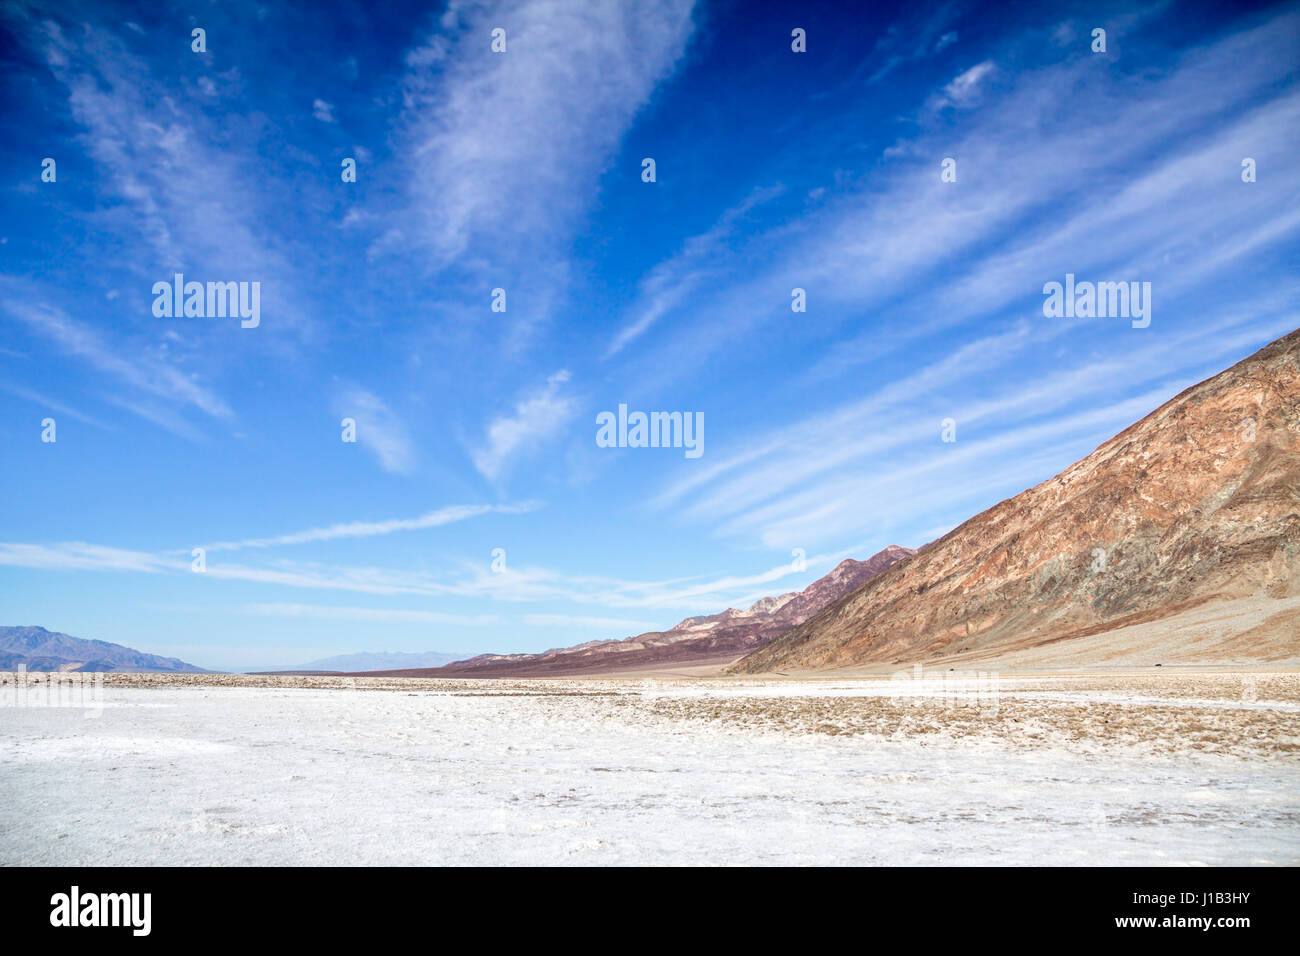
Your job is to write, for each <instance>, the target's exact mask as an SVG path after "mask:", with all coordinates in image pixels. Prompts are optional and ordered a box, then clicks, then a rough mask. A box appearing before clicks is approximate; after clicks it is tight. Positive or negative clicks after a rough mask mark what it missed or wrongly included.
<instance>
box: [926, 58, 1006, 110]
mask: <svg viewBox="0 0 1300 956" xmlns="http://www.w3.org/2000/svg"><path fill="white" fill-rule="evenodd" d="M996 68H997V67H996V64H994V62H993V61H992V60H985V61H984V62H982V63H976V64H975V65H974V66H972V67H971V68H970V69H969V70H965V71H964V72H962V73H959V74H958V75H957V76H955V77H953V80H952V82H951V83H949V84H948V85H947V86H945V87H944V88H943V93H942V95H940V96H939V97H937V98H936V99H934V100H932V101H931V106H932V107H934V108H940V107H943V106H957V107H962V108H966V107H970V106H973V105H974V104H975V103H977V102H978V101H979V95H980V86H981V84H982V83H983V82H984V80H985V79H986V78H988V76H989V75H990V74H992V73H993V71H994V70H995V69H996Z"/></svg>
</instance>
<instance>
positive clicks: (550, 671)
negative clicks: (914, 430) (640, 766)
mask: <svg viewBox="0 0 1300 956" xmlns="http://www.w3.org/2000/svg"><path fill="white" fill-rule="evenodd" d="M913 553H914V552H913V551H912V550H911V549H910V548H903V547H899V546H898V545H890V546H889V547H888V548H885V549H884V550H883V551H881V552H879V553H878V554H875V555H873V556H872V557H870V558H868V559H867V560H866V561H855V560H853V559H852V558H846V559H845V560H843V561H841V562H840V563H839V564H838V565H837V566H836V567H835V568H834V570H832V571H831V572H830V573H828V574H826V575H825V576H824V577H821V578H818V579H817V580H816V581H814V582H813V583H812V584H810V585H808V587H806V588H804V589H803V590H802V591H790V592H788V593H786V594H781V595H777V596H774V597H765V598H761V599H759V600H758V601H755V602H754V603H753V604H751V605H750V606H749V607H748V608H746V609H745V610H737V609H736V608H727V609H726V610H725V611H721V612H719V613H717V614H709V615H702V616H697V617H688V618H686V619H685V620H683V621H681V622H680V623H679V624H677V625H676V626H674V627H671V628H669V629H668V630H666V631H649V632H647V633H645V634H638V635H637V636H635V637H629V638H625V639H624V640H617V641H588V642H586V643H583V644H576V645H574V646H573V647H564V648H555V649H552V650H549V651H543V652H542V653H540V654H480V655H479V656H478V657H471V658H469V659H468V660H464V661H458V662H456V663H454V664H447V665H446V666H443V667H434V668H420V669H414V670H397V669H394V670H393V671H389V672H386V673H388V674H393V675H399V674H400V675H402V676H407V677H562V676H599V675H600V674H602V673H610V672H613V671H619V672H623V671H628V670H637V669H642V668H658V667H664V666H683V665H700V664H713V665H720V664H725V663H729V662H731V661H733V660H735V659H736V658H737V657H739V656H741V655H742V654H745V653H747V652H748V651H752V650H754V649H755V648H758V647H762V646H763V645H764V644H766V643H767V642H769V641H771V640H773V639H775V638H776V637H778V636H779V635H781V634H783V633H785V632H786V631H788V630H789V629H790V628H792V627H794V626H795V625H797V624H800V623H802V622H803V621H805V620H807V619H808V618H809V617H810V616H811V615H813V614H815V613H816V612H817V611H819V610H820V609H821V608H822V607H824V606H825V605H826V604H828V603H830V602H831V601H834V600H836V599H837V598H839V597H841V596H842V595H844V594H846V593H847V592H849V591H851V590H853V589H854V588H855V587H857V586H859V585H860V584H862V583H863V582H864V581H867V580H869V579H870V578H872V577H874V576H875V575H877V574H879V573H880V572H882V571H884V570H885V569H886V568H888V567H889V566H890V565H892V564H894V563H895V562H897V561H900V560H902V559H903V558H906V557H907V556H909V555H911V554H913ZM381 673H383V672H381Z"/></svg>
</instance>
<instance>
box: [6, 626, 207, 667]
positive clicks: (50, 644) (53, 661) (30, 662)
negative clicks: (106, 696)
mask: <svg viewBox="0 0 1300 956" xmlns="http://www.w3.org/2000/svg"><path fill="white" fill-rule="evenodd" d="M20 664H21V665H23V666H24V667H26V668H27V670H29V671H85V672H88V673H91V672H99V671H105V672H106V671H131V672H136V673H140V672H145V673H172V674H205V673H207V671H205V670H203V668H201V667H195V666H194V665H193V664H187V663H185V662H184V661H181V660H177V659H176V658H174V657H159V656H158V655H157V654H146V653H144V652H143V651H137V650H134V649H132V648H130V647H125V646H123V645H121V644H110V643H108V642H107V641H86V640H82V639H81V638H79V637H69V636H68V635H67V634H59V633H57V632H55V631H47V630H46V629H45V628H43V627H0V670H6V671H12V670H17V669H18V666H19V665H20Z"/></svg>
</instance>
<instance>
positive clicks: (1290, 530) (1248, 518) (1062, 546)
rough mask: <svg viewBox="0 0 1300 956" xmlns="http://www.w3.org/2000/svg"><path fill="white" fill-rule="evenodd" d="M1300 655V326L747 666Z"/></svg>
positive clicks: (826, 611) (754, 669) (755, 669)
mask: <svg viewBox="0 0 1300 956" xmlns="http://www.w3.org/2000/svg"><path fill="white" fill-rule="evenodd" d="M1153 646H1159V647H1160V650H1159V651H1156V652H1154V653H1158V654H1161V655H1163V658H1162V657H1156V658H1155V659H1154V660H1155V661H1156V662H1159V661H1160V660H1162V659H1163V660H1164V661H1167V662H1169V663H1180V662H1181V663H1186V662H1201V661H1210V662H1213V661H1215V660H1220V661H1234V660H1239V661H1281V660H1294V659H1295V658H1297V657H1298V656H1300V330H1297V331H1295V332H1292V333H1290V334H1289V335H1286V336H1283V337H1282V338H1280V339H1278V340H1277V341H1276V342H1273V343H1272V344H1271V345H1268V346H1266V347H1265V348H1263V349H1261V350H1260V351H1258V352H1256V353H1255V354H1254V355H1252V356H1250V357H1249V358H1247V359H1245V360H1243V361H1241V362H1239V363H1237V364H1236V365H1234V366H1233V367H1232V368H1230V369H1227V370H1226V371H1224V372H1221V373H1219V374H1218V375H1215V376H1213V377H1212V378H1209V379H1206V380H1205V381H1204V382H1201V383H1200V384H1199V385H1195V386H1193V387H1191V388H1189V389H1187V390H1186V391H1184V392H1183V393H1182V394H1180V395H1178V396H1176V397H1174V398H1173V399H1171V400H1170V401H1168V402H1166V403H1165V404H1164V405H1162V406H1161V407H1160V408H1158V409H1156V410H1155V411H1154V412H1152V413H1151V414H1150V415H1148V416H1146V417H1145V418H1143V419H1142V420H1141V421H1139V422H1137V423H1136V424H1135V425H1131V426H1130V427H1129V428H1126V429H1125V430H1124V431H1122V432H1120V433H1119V434H1118V435H1116V436H1115V437H1114V438H1112V439H1110V440H1109V441H1107V442H1106V443H1104V444H1103V445H1101V446H1100V447H1099V448H1098V449H1097V450H1096V451H1094V452H1093V453H1092V454H1091V455H1088V456H1087V457H1086V458H1084V459H1082V460H1081V461H1079V462H1077V463H1075V464H1073V465H1071V466H1070V467H1069V468H1067V469H1065V471H1063V472H1061V473H1060V474H1059V475H1057V476H1056V477H1055V478H1051V479H1048V480H1047V481H1044V482H1042V483H1041V484H1039V485H1035V486H1034V487H1033V488H1030V489H1028V490H1027V491H1023V492H1021V493H1020V494H1018V495H1016V496H1015V497H1014V498H1008V499H1007V500H1006V501H1003V502H1001V503H1000V504H997V505H994V506H993V507H992V508H989V509H988V510H987V511H984V512H981V513H980V514H978V515H976V516H975V517H973V518H971V519H970V520H968V521H967V522H965V523H964V524H962V525H961V526H960V527H958V528H956V529H954V530H953V531H950V532H949V533H948V534H946V535H944V536H943V537H942V538H940V539H938V540H937V541H933V542H931V543H930V544H928V545H926V546H925V547H924V548H922V549H921V550H920V551H919V552H917V553H916V554H915V555H913V556H912V557H910V558H908V559H907V560H906V561H902V562H900V563H898V564H896V565H894V566H893V567H891V568H889V569H888V570H886V571H885V572H884V573H882V574H880V575H879V576H877V577H873V578H871V579H870V580H868V581H867V582H866V583H864V584H862V585H860V586H858V587H856V588H854V589H853V590H852V591H851V592H850V593H848V594H845V595H844V596H843V597H841V598H840V599H839V600H837V601H835V602H833V603H830V604H828V605H827V606H826V607H824V608H823V609H822V610H821V611H820V612H819V613H817V614H816V615H813V616H812V617H810V618H808V619H807V620H805V621H803V622H802V623H801V624H800V625H798V626H797V627H794V628H792V629H791V630H789V631H788V632H787V633H785V634H783V635H782V636H781V637H779V638H778V639H777V640H774V641H772V642H771V643H768V644H766V645H765V646H763V647H761V648H758V649H756V650H755V651H753V652H752V653H750V654H748V655H747V656H746V657H745V658H744V659H743V660H741V661H739V662H737V663H736V664H734V665H733V666H732V667H731V668H730V670H731V671H732V672H733V673H761V672H767V671H773V670H780V671H782V672H784V671H788V670H811V671H817V670H825V669H828V668H835V667H855V666H866V665H878V664H910V663H913V662H922V661H933V660H934V659H935V658H954V657H955V658H957V659H961V660H966V661H970V662H972V663H978V662H979V661H981V660H984V661H993V660H999V659H1001V660H1006V659H1007V658H1008V656H1014V657H1016V658H1017V659H1019V660H1022V661H1024V660H1029V659H1038V660H1043V659H1047V658H1048V657H1050V658H1051V659H1053V660H1055V661H1066V662H1069V663H1073V664H1094V665H1095V664H1098V663H1102V664H1112V665H1113V664H1114V663H1115V662H1117V661H1118V662H1124V663H1127V662H1138V663H1149V661H1144V660H1143V658H1144V657H1147V658H1149V657H1150V655H1151V654H1152V653H1153V652H1152V651H1151V650H1150V649H1151V648H1152V647H1153Z"/></svg>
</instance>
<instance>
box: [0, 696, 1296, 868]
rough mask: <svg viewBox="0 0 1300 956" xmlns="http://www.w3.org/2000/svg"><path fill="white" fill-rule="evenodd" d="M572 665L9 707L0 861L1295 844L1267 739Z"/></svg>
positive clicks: (1153, 852) (1005, 858)
mask: <svg viewBox="0 0 1300 956" xmlns="http://www.w3.org/2000/svg"><path fill="white" fill-rule="evenodd" d="M547 686H549V687H560V686H564V687H568V688H570V689H573V688H581V687H582V686H583V685H582V684H581V683H580V682H567V683H566V684H563V685H560V684H551V685H547ZM587 686H590V687H591V688H592V690H593V691H597V690H598V691H599V693H598V694H597V693H593V694H586V693H583V692H581V690H578V691H577V692H574V693H566V694H555V693H539V694H520V693H517V691H518V687H517V686H516V687H514V688H507V687H501V690H502V691H504V692H505V693H497V692H492V691H485V692H483V693H477V692H476V693H473V694H468V693H466V694H458V693H448V692H446V691H442V692H424V691H406V692H404V691H403V690H367V691H348V690H320V689H278V688H248V687H163V688H135V687H106V688H105V690H104V695H105V702H106V704H109V705H111V706H106V707H105V709H104V711H103V714H102V716H101V717H99V718H98V719H95V720H84V719H83V716H82V712H81V711H78V710H72V709H24V708H6V709H3V710H0V862H3V863H5V864H75V865H90V864H108V865H115V864H117V865H120V864H149V863H159V864H241V863H243V864H384V863H393V864H432V863H446V864H472V863H487V864H633V863H688V864H689V863H754V864H778V863H779V864H1007V865H1011V864H1110V863H1118V864H1188V865H1196V864H1212V865H1215V864H1257V863H1275V864H1292V865H1294V864H1296V863H1297V862H1300V767H1298V764H1297V761H1296V759H1295V758H1294V757H1292V756H1290V755H1289V754H1286V753H1280V754H1276V755H1272V756H1267V755H1263V754H1256V755H1253V756H1250V757H1249V758H1247V759H1243V758H1242V757H1241V756H1239V755H1228V754H1216V753H1191V752H1182V753H1169V754H1160V753H1154V754H1134V753H1133V752H1132V751H1131V749H1123V748H1120V749H1118V750H1117V751H1116V752H1106V751H1105V750H1104V749H1103V750H1102V751H1101V752H1095V751H1091V750H1090V751H1087V752H1078V750H1075V751H1073V752H1071V751H1070V750H1068V749H1066V748H1063V747H1057V746H1040V747H1036V748H1029V749H1026V748H1023V747H1018V746H1013V745H1012V744H1011V743H1009V742H1007V743H1004V742H999V741H998V740H995V739H990V738H988V737H981V738H978V739H976V738H965V739H949V738H944V737H943V736H942V735H938V736H936V735H924V736H913V737H903V738H901V739H899V738H888V739H886V738H883V737H881V736H879V735H872V734H856V735H839V736H835V735H826V734H818V733H797V732H788V731H784V732H783V731H781V730H780V729H779V728H776V729H774V728H772V727H762V726H760V727H758V729H749V728H747V727H745V726H741V725H739V724H734V723H731V724H729V723H727V722H726V721H718V720H699V719H683V718H681V717H679V716H675V715H673V714H666V713H664V712H662V711H661V710H658V709H656V708H657V703H658V702H657V700H656V699H655V698H656V697H657V693H656V694H654V695H647V696H646V697H643V686H644V685H643V684H642V682H629V683H625V684H623V685H621V690H620V691H618V692H617V693H613V694H611V693H609V686H610V685H609V684H602V685H600V686H599V687H596V686H595V685H587ZM809 686H810V685H808V684H800V683H797V682H790V683H789V684H781V683H779V682H778V683H772V684H768V685H766V686H765V687H764V689H763V690H764V693H765V694H767V695H769V696H771V695H774V694H775V695H777V696H779V695H780V692H781V690H782V688H785V689H786V690H788V691H789V694H790V695H791V696H796V695H799V694H803V693H806V692H807V691H808V688H809ZM837 686H838V685H837ZM663 687H664V692H665V693H668V694H672V693H677V692H678V691H680V690H681V687H680V686H679V685H671V684H665V685H663ZM737 690H740V691H744V690H745V689H744V688H743V687H727V686H726V685H716V687H715V688H714V690H713V695H714V696H715V697H716V698H717V699H718V701H720V702H722V703H723V704H725V703H726V695H727V694H731V693H734V692H735V691H737ZM865 690H866V688H865V686H864V685H860V684H859V685H855V684H852V683H850V682H846V684H845V686H844V687H843V688H841V689H839V690H837V689H836V687H832V686H830V685H822V686H821V687H820V689H819V691H818V693H829V694H831V695H832V696H833V695H835V694H836V693H840V694H843V693H845V692H863V691H865ZM689 693H690V694H691V695H692V696H693V697H699V696H700V695H701V694H703V695H704V696H705V697H706V698H707V697H708V696H709V693H710V691H709V687H708V685H698V686H691V687H690V689H689ZM1083 696H1085V697H1086V696H1087V695H1086V694H1085V695H1083ZM670 703H671V701H670ZM688 703H689V702H688ZM741 703H742V704H743V703H744V702H743V701H741ZM1163 703H1168V701H1163ZM752 705H753V702H752V701H751V702H750V704H749V705H747V706H752ZM958 713H960V710H959V711H958ZM1008 733H1011V731H1008Z"/></svg>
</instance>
